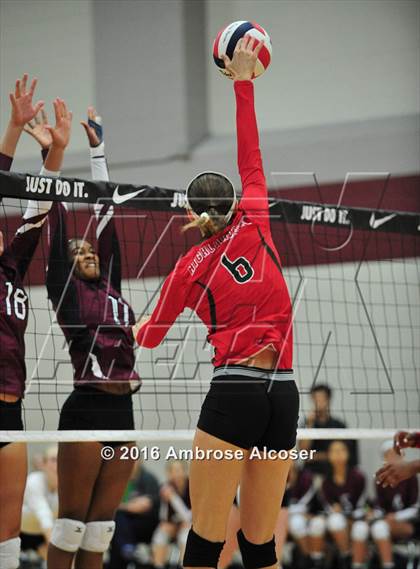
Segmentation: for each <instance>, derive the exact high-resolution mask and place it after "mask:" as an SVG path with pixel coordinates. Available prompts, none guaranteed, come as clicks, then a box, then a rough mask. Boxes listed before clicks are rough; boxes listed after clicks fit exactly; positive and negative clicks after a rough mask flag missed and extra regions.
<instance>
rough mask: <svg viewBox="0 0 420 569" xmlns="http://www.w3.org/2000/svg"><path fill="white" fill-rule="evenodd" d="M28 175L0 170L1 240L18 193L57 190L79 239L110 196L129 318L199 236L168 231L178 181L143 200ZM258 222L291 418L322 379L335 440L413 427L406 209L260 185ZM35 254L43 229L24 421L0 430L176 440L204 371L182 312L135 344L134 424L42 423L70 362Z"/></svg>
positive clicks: (59, 399)
mask: <svg viewBox="0 0 420 569" xmlns="http://www.w3.org/2000/svg"><path fill="white" fill-rule="evenodd" d="M39 184H40V178H39V177H37V176H26V175H20V174H14V173H4V172H0V196H2V197H3V201H2V204H1V205H0V229H1V230H2V232H3V234H4V237H5V241H6V242H7V241H10V240H11V239H12V238H13V235H14V233H15V231H16V228H17V227H18V226H19V224H20V222H21V216H22V214H23V212H24V211H25V207H26V199H28V197H30V199H53V200H57V201H61V200H63V201H67V202H69V210H68V236H69V237H72V236H78V237H80V236H84V237H85V238H86V239H87V240H89V241H91V242H93V243H94V242H95V226H96V222H95V216H94V214H93V207H92V204H94V203H97V202H110V203H113V205H114V208H115V213H114V218H115V222H116V228H117V232H118V237H119V242H120V247H121V263H122V274H123V290H122V294H123V297H124V298H125V300H126V301H128V302H129V303H130V305H131V306H132V307H133V310H134V312H135V314H136V317H137V318H138V317H140V316H141V315H142V314H148V313H150V312H151V311H152V309H153V307H154V306H155V303H156V301H157V298H158V296H159V292H160V288H161V285H162V283H163V281H164V279H165V277H166V276H167V275H168V273H169V272H170V271H171V270H172V268H173V267H174V265H175V263H176V261H177V260H178V258H179V256H180V255H182V254H183V253H185V252H186V251H187V250H188V249H189V247H191V246H192V245H194V244H196V243H197V242H198V240H199V236H198V235H197V234H195V233H194V232H186V233H182V232H181V231H180V229H181V226H182V225H183V224H184V223H185V210H184V206H185V202H184V194H183V192H181V191H176V190H169V189H168V190H167V196H166V198H161V199H155V200H153V199H152V198H150V199H148V200H146V201H145V200H143V199H141V190H142V188H144V187H143V186H132V185H126V184H119V185H116V184H113V183H105V182H88V181H78V180H74V179H69V178H60V179H59V180H58V182H55V181H54V183H53V184H52V185H51V187H50V191H49V192H48V194H47V193H46V192H45V187H44V190H43V191H41V187H40V185H39ZM81 184H82V185H81ZM117 204H120V205H117ZM270 220H271V228H272V234H273V239H274V242H275V244H276V246H277V249H278V251H279V254H280V257H281V259H282V263H283V268H284V276H285V279H286V281H287V284H288V287H289V290H290V294H291V297H292V300H293V311H294V338H295V341H294V369H295V377H296V381H297V385H298V388H299V391H300V394H301V416H302V417H303V416H305V415H306V414H307V413H308V412H309V411H310V408H311V404H310V400H309V397H307V395H308V394H309V393H310V391H311V389H312V388H313V387H314V386H316V385H318V384H328V385H329V386H330V387H331V389H332V391H333V399H332V410H333V414H334V415H335V416H337V417H339V418H341V419H342V420H344V421H345V422H346V424H347V426H348V427H349V429H348V430H346V433H344V432H343V433H342V434H340V438H363V437H364V436H365V437H366V438H385V437H387V436H390V435H391V434H392V433H393V432H394V430H395V429H397V428H398V429H401V428H415V427H418V418H419V401H420V399H419V398H420V387H419V382H418V375H417V374H418V370H419V369H420V350H419V349H418V347H419V345H420V310H419V308H420V295H419V282H420V274H419V273H420V271H419V268H420V264H419V256H420V231H419V215H418V214H412V213H399V212H398V211H387V210H377V209H363V208H358V207H337V206H334V205H326V204H325V203H313V202H308V201H291V200H286V199H284V198H278V197H276V195H275V194H274V193H273V194H272V195H271V196H270ZM47 259H48V243H47V228H46V227H45V228H44V230H43V235H42V238H41V241H40V243H39V246H38V248H37V250H36V252H35V255H34V257H33V260H32V263H31V265H30V268H29V271H28V273H27V276H26V281H25V286H26V290H27V292H28V295H29V306H30V315H29V323H28V329H27V332H26V336H25V339H26V364H27V372H28V373H27V377H28V379H27V389H26V395H25V399H24V420H25V428H26V431H25V432H23V433H9V434H8V433H4V432H3V433H0V440H27V441H55V440H101V439H103V440H148V441H153V440H156V441H163V440H189V439H190V438H191V437H192V432H193V431H192V430H193V429H194V427H195V425H196V422H197V418H198V414H199V410H200V407H201V403H202V401H203V398H204V396H205V394H206V392H207V390H208V388H209V383H210V379H211V374H212V365H211V363H210V362H211V357H212V351H211V348H210V346H209V344H208V343H207V342H206V333H207V331H206V329H205V327H204V326H203V324H202V323H201V322H200V321H199V320H198V319H197V317H196V316H195V315H194V314H193V313H192V312H189V311H185V312H184V313H183V314H182V315H181V316H180V317H179V318H178V320H177V322H176V323H175V325H174V326H173V328H172V329H171V331H170V332H169V334H168V336H167V338H166V339H165V341H164V342H163V343H162V345H161V346H159V347H158V348H156V349H154V350H147V349H144V348H138V349H136V369H137V371H138V373H139V375H140V376H141V378H142V388H141V390H140V391H139V392H137V393H135V394H134V395H133V402H134V416H135V424H136V431H134V432H132V431H128V432H123V433H122V432H119V431H118V432H115V431H114V432H105V433H97V432H93V431H92V432H86V431H82V430H80V431H77V432H58V431H56V429H57V425H58V416H59V410H60V408H61V406H62V405H63V403H64V401H65V399H66V398H67V396H68V395H69V393H70V392H71V391H72V388H73V369H72V366H71V363H70V358H69V354H68V351H67V346H66V342H65V340H64V336H63V334H62V332H61V330H60V328H59V326H58V324H57V322H56V318H55V313H54V311H53V310H52V307H51V306H50V304H49V301H48V300H47V292H46V287H45V268H46V264H47ZM315 431H317V432H315ZM320 431H322V432H320ZM299 437H300V438H329V437H330V438H336V437H337V431H336V430H334V431H331V432H330V433H328V432H327V431H324V430H308V429H302V430H301V431H300V432H299Z"/></svg>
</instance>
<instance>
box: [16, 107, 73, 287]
mask: <svg viewBox="0 0 420 569" xmlns="http://www.w3.org/2000/svg"><path fill="white" fill-rule="evenodd" d="M54 111H55V127H52V126H50V125H48V124H45V123H43V129H42V131H41V129H39V130H38V131H37V133H36V136H35V134H34V133H31V134H32V136H33V138H35V139H36V140H37V142H38V143H39V144H40V146H41V148H44V146H43V143H44V144H46V143H47V142H49V143H50V145H49V150H48V155H47V157H46V159H45V163H44V165H43V167H42V168H41V171H40V175H42V176H49V177H56V176H59V174H60V169H61V165H62V162H63V157H64V151H65V149H66V147H67V145H68V143H69V140H70V131H71V119H72V115H71V112H69V111H68V110H67V107H66V104H65V102H64V101H63V100H62V99H56V100H55V101H54ZM44 116H45V117H46V115H44ZM44 116H43V117H42V121H43V120H44ZM34 118H35V117H34ZM38 120H39V119H38ZM25 130H27V129H25ZM51 206H52V202H47V201H38V200H29V202H28V205H27V207H26V211H25V213H24V215H23V220H22V225H21V226H20V227H19V228H18V230H17V232H16V236H15V238H14V239H13V241H12V243H11V245H10V251H11V252H12V253H13V255H14V257H15V259H16V261H17V263H18V269H19V272H20V274H21V276H22V277H23V276H24V275H25V273H26V271H27V268H28V266H29V263H30V261H31V259H32V256H33V254H34V252H35V249H36V247H37V244H38V241H39V237H40V234H41V229H42V226H43V224H44V222H45V220H46V218H47V215H48V212H49V210H50V209H51Z"/></svg>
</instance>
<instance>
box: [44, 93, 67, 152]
mask: <svg viewBox="0 0 420 569" xmlns="http://www.w3.org/2000/svg"><path fill="white" fill-rule="evenodd" d="M53 105H54V112H55V127H52V126H50V125H44V126H45V128H46V129H47V130H48V131H49V133H50V134H51V138H52V144H53V146H55V147H56V148H62V149H64V148H66V146H67V145H68V143H69V140H70V131H71V121H72V118H73V114H72V112H71V111H69V110H68V109H67V105H66V103H65V102H64V101H63V99H59V98H58V97H57V99H55V101H54V102H53Z"/></svg>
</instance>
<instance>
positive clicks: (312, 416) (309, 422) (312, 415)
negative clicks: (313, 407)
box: [306, 411, 316, 429]
mask: <svg viewBox="0 0 420 569" xmlns="http://www.w3.org/2000/svg"><path fill="white" fill-rule="evenodd" d="M315 420H316V412H315V411H310V412H309V413H308V415H307V417H306V427H307V428H308V429H311V428H312V427H313V426H314V424H315Z"/></svg>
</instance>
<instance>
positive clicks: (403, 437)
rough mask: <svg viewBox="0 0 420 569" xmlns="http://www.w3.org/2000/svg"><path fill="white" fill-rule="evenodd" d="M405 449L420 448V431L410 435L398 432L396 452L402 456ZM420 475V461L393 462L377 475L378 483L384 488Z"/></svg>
mask: <svg viewBox="0 0 420 569" xmlns="http://www.w3.org/2000/svg"><path fill="white" fill-rule="evenodd" d="M405 448H420V431H417V432H413V433H408V432H407V431H398V433H396V435H395V437H394V450H395V452H396V453H397V454H398V455H401V454H402V453H401V450H402V449H405ZM416 474H420V460H411V461H409V462H407V461H405V460H398V461H392V462H390V463H388V464H385V465H384V466H382V468H380V469H379V470H378V471H377V473H376V483H377V484H381V485H382V486H383V487H384V488H386V487H387V486H392V487H393V488H395V486H398V484H399V483H400V482H402V481H403V480H408V479H409V478H411V477H412V476H415V475H416Z"/></svg>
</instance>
